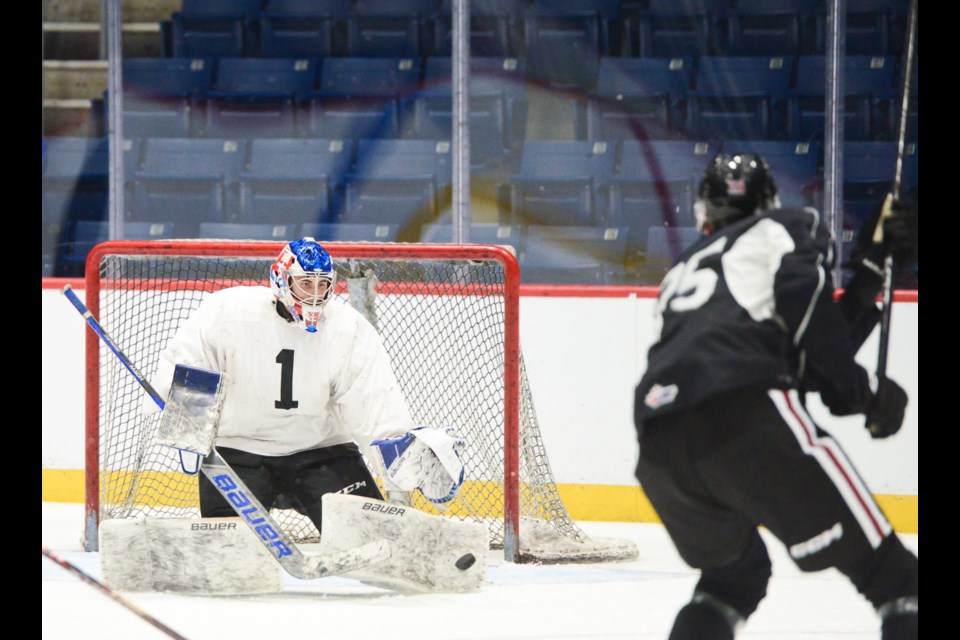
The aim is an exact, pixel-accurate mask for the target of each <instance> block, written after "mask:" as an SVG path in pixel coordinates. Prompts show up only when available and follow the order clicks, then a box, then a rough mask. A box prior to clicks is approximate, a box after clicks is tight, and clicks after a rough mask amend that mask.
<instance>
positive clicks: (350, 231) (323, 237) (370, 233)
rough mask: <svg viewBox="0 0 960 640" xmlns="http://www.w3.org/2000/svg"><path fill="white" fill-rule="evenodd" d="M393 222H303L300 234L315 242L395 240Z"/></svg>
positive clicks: (395, 231) (395, 230) (395, 234)
mask: <svg viewBox="0 0 960 640" xmlns="http://www.w3.org/2000/svg"><path fill="white" fill-rule="evenodd" d="M399 228H400V227H399V226H398V225H395V224H359V223H358V224H349V223H304V224H302V225H300V236H301V237H304V238H313V239H315V240H316V241H317V242H395V241H396V239H397V233H398V232H399Z"/></svg>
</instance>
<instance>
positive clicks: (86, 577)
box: [40, 545, 186, 640]
mask: <svg viewBox="0 0 960 640" xmlns="http://www.w3.org/2000/svg"><path fill="white" fill-rule="evenodd" d="M40 553H41V554H43V556H44V557H46V558H47V559H48V560H50V561H52V562H54V563H56V564H58V565H60V566H61V567H63V568H64V569H66V570H67V571H69V572H70V573H72V574H74V575H75V576H77V577H78V578H80V579H81V580H82V581H84V582H86V583H87V584H89V585H91V586H94V587H96V588H97V589H99V590H100V592H101V593H103V594H104V595H107V596H109V597H111V598H113V599H114V600H116V601H117V602H119V603H120V604H122V605H123V606H124V607H126V608H127V609H129V610H130V611H132V612H133V613H135V614H137V615H138V616H140V617H141V618H143V619H144V620H146V621H147V622H149V623H150V624H152V625H153V626H154V627H156V628H157V629H160V631H163V632H164V633H165V634H167V635H168V636H170V637H171V638H176V639H177V640H186V637H185V636H182V635H180V634H179V633H177V632H176V631H174V630H173V629H171V628H170V627H168V626H167V625H165V624H163V623H162V622H160V621H159V620H157V619H156V618H154V617H153V616H152V615H150V614H149V613H147V612H146V611H144V610H143V609H141V608H140V607H138V606H137V605H135V604H133V603H132V602H130V601H129V600H127V599H126V598H124V597H123V596H122V595H120V594H119V593H117V592H116V591H114V590H113V589H111V588H110V587H108V586H107V585H105V584H103V583H102V582H100V581H99V580H97V579H96V578H94V577H93V576H91V575H90V574H88V573H87V572H86V571H84V570H83V569H81V568H80V567H78V566H77V565H75V564H73V563H72V562H70V561H69V560H67V559H66V558H62V557H60V556H59V555H57V554H56V553H54V552H53V551H51V550H50V549H47V548H46V547H45V546H43V545H40Z"/></svg>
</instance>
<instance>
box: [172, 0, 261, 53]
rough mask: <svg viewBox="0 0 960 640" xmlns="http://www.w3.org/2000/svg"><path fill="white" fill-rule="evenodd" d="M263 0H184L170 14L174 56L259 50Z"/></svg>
mask: <svg viewBox="0 0 960 640" xmlns="http://www.w3.org/2000/svg"><path fill="white" fill-rule="evenodd" d="M262 9H263V5H262V0H183V5H182V7H181V9H180V11H177V12H174V13H173V15H171V16H170V40H171V42H170V47H171V53H172V56H171V57H175V58H208V57H220V56H243V55H247V54H248V53H254V52H256V43H257V40H258V35H257V34H258V33H259V28H260V14H261V11H262Z"/></svg>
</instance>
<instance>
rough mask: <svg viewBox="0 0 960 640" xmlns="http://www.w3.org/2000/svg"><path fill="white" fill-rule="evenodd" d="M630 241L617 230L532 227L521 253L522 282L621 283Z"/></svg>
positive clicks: (611, 228)
mask: <svg viewBox="0 0 960 640" xmlns="http://www.w3.org/2000/svg"><path fill="white" fill-rule="evenodd" d="M627 237H628V234H627V230H626V229H623V228H617V227H577V226H563V227H558V226H553V225H530V226H528V227H527V229H526V238H525V239H524V240H523V243H522V247H521V250H520V279H521V282H547V283H571V284H618V283H622V282H624V281H625V279H626V277H627V276H626V274H627V272H626V263H627Z"/></svg>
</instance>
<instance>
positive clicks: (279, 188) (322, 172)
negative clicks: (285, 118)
mask: <svg viewBox="0 0 960 640" xmlns="http://www.w3.org/2000/svg"><path fill="white" fill-rule="evenodd" d="M352 152H353V145H352V143H351V142H350V141H348V140H346V141H345V140H324V139H317V138H310V139H303V138H300V139H282V138H274V139H262V140H253V141H251V143H250V151H249V153H250V157H249V160H248V161H247V164H246V167H245V168H244V170H243V171H242V172H241V173H240V175H239V177H238V179H237V182H238V185H239V198H240V214H239V220H240V221H241V222H247V223H253V222H270V223H303V222H318V221H322V220H329V219H330V217H331V206H332V205H333V204H334V202H335V201H339V198H338V194H339V190H340V189H341V187H342V185H343V181H344V177H345V175H346V173H347V171H348V169H349V166H350V162H351V159H352V158H351V156H352Z"/></svg>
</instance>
